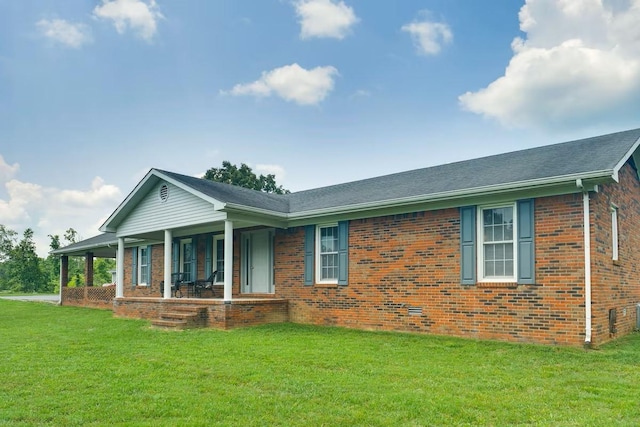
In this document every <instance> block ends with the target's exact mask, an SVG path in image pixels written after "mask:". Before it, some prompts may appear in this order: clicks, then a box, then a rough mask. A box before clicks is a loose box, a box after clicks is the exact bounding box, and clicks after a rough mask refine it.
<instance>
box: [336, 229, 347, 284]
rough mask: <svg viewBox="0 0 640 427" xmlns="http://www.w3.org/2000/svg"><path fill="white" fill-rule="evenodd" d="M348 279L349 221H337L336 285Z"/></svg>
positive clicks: (344, 282)
mask: <svg viewBox="0 0 640 427" xmlns="http://www.w3.org/2000/svg"><path fill="white" fill-rule="evenodd" d="M348 281H349V221H340V222H339V223H338V285H346V284H347V282H348Z"/></svg>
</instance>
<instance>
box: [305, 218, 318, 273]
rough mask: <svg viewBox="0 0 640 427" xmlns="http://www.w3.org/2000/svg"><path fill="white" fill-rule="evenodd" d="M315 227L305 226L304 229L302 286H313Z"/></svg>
mask: <svg viewBox="0 0 640 427" xmlns="http://www.w3.org/2000/svg"><path fill="white" fill-rule="evenodd" d="M315 237H316V226H315V225H307V226H306V227H305V228H304V284H305V285H313V267H314V258H313V253H314V249H315Z"/></svg>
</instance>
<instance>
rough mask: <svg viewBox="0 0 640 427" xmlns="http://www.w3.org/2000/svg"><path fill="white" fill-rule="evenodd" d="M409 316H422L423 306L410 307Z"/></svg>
mask: <svg viewBox="0 0 640 427" xmlns="http://www.w3.org/2000/svg"><path fill="white" fill-rule="evenodd" d="M409 316H422V307H409Z"/></svg>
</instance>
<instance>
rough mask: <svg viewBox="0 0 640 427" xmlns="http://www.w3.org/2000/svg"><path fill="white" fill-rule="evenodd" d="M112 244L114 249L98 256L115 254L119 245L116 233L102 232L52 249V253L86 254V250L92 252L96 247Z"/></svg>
mask: <svg viewBox="0 0 640 427" xmlns="http://www.w3.org/2000/svg"><path fill="white" fill-rule="evenodd" d="M109 246H112V247H113V250H110V251H107V252H108V255H103V254H102V253H101V254H98V255H97V256H110V257H111V256H115V248H116V247H117V246H118V238H117V237H116V234H115V233H102V234H98V235H97V236H93V237H90V238H88V239H85V240H81V241H80V242H76V243H71V244H70V245H68V246H65V247H62V248H60V249H56V250H53V251H51V252H50V253H51V254H52V255H70V254H80V255H84V253H85V252H88V251H89V252H90V250H91V249H94V248H105V247H109Z"/></svg>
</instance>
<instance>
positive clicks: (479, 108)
mask: <svg viewBox="0 0 640 427" xmlns="http://www.w3.org/2000/svg"><path fill="white" fill-rule="evenodd" d="M638 22H640V0H528V1H526V2H525V1H524V0H519V1H516V0H501V1H499V2H480V1H476V0H423V1H417V0H403V1H371V0H344V1H339V0H260V1H255V0H253V1H248V0H228V1H227V0H215V1H211V0H199V1H196V0H184V1H177V0H156V1H151V0H92V1H89V0H65V1H56V0H40V1H37V0H21V1H14V0H0V224H4V225H5V226H7V227H9V228H12V229H14V230H16V231H18V232H22V231H23V230H24V229H25V228H26V227H31V228H33V229H34V231H35V233H36V240H37V243H38V250H39V253H40V254H41V255H44V254H45V253H46V251H47V242H48V238H47V234H62V233H63V232H64V230H66V229H67V228H69V227H73V228H75V229H76V230H78V231H79V233H80V235H81V236H82V237H85V238H86V237H91V236H92V235H95V234H97V233H98V227H99V226H100V225H101V224H102V222H103V221H104V220H105V219H106V218H107V217H108V215H109V214H110V213H111V212H112V211H113V210H114V209H115V208H116V207H117V206H118V204H119V203H120V202H121V201H122V199H123V198H124V197H126V195H127V194H128V193H129V192H130V191H131V190H132V189H133V187H134V186H135V185H136V183H137V182H138V181H139V180H140V179H141V178H142V177H143V176H144V174H145V173H146V172H147V171H148V170H149V168H151V167H157V168H162V169H167V170H171V171H175V172H180V173H184V174H189V175H198V174H202V173H204V171H206V170H207V169H208V168H211V167H218V166H220V165H221V163H222V161H223V160H229V161H231V162H232V163H236V164H240V163H247V164H248V165H250V166H251V167H252V168H253V169H254V170H255V171H256V172H259V173H275V174H276V179H277V181H278V183H279V184H282V185H283V186H284V187H286V188H288V189H290V190H292V191H296V190H303V189H308V188H313V187H319V186H324V185H330V184H336V183H341V182H346V181H351V180H356V179H361V178H368V177H372V176H378V175H383V174H388V173H393V172H399V171H403V170H408V169H415V168H421V167H426V166H432V165H436V164H441V163H449V162H453V161H458V160H463V159H469V158H474V157H479V156H484V155H490V154H495V153H500V152H506V151H512V150H518V149H523V148H528V147H533V146H540V145H546V144H551V143H556V142H562V141H567V140H571V139H577V138H581V137H588V136H592V135H597V134H603V133H608V132H614V131H618V130H624V129H629V128H635V127H638V126H640V120H638V117H640V115H639V113H640V102H638V99H639V95H640V25H638Z"/></svg>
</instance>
